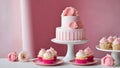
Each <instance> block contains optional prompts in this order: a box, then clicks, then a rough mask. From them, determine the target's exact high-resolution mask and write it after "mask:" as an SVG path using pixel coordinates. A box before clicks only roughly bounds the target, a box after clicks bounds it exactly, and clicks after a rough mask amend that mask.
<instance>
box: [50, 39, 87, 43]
mask: <svg viewBox="0 0 120 68" xmlns="http://www.w3.org/2000/svg"><path fill="white" fill-rule="evenodd" d="M51 41H52V42H55V43H59V44H68V43H69V44H73V43H74V44H84V43H87V41H88V40H74V41H65V40H64V41H63V40H57V39H56V38H53V39H51Z"/></svg>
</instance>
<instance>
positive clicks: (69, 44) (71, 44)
mask: <svg viewBox="0 0 120 68" xmlns="http://www.w3.org/2000/svg"><path fill="white" fill-rule="evenodd" d="M51 41H52V42H54V43H58V44H67V53H66V56H65V57H64V58H63V60H64V61H65V62H68V61H70V60H72V59H74V58H75V56H74V44H85V43H87V40H77V41H61V40H57V39H56V38H53V39H51Z"/></svg>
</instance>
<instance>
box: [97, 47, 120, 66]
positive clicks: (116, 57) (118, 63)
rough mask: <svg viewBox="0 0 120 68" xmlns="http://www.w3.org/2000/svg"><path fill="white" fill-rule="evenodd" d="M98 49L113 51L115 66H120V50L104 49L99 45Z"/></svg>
mask: <svg viewBox="0 0 120 68" xmlns="http://www.w3.org/2000/svg"><path fill="white" fill-rule="evenodd" d="M96 49H97V50H100V51H104V52H111V56H112V57H113V59H114V60H115V61H114V64H115V66H120V58H119V52H120V50H103V49H101V48H99V46H96Z"/></svg>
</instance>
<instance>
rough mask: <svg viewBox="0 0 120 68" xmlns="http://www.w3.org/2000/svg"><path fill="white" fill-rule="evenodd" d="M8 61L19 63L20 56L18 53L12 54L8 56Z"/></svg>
mask: <svg viewBox="0 0 120 68" xmlns="http://www.w3.org/2000/svg"><path fill="white" fill-rule="evenodd" d="M8 60H9V61H12V62H15V61H18V55H17V53H16V52H11V53H9V54H8Z"/></svg>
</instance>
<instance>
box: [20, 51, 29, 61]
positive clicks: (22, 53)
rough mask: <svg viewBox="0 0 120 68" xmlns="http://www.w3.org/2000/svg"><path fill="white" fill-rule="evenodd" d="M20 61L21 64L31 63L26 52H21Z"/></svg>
mask: <svg viewBox="0 0 120 68" xmlns="http://www.w3.org/2000/svg"><path fill="white" fill-rule="evenodd" d="M18 60H19V61H20V62H27V61H29V57H28V55H27V53H26V52H24V51H21V52H20V53H19V54H18Z"/></svg>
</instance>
